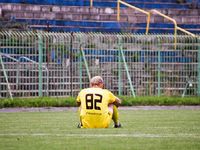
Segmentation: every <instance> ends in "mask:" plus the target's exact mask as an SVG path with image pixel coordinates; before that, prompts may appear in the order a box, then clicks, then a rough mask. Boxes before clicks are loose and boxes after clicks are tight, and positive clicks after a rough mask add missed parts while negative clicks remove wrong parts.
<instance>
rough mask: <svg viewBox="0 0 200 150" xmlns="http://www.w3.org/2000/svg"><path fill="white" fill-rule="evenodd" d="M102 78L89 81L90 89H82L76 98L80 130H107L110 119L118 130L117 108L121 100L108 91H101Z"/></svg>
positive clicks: (98, 77) (96, 77)
mask: <svg viewBox="0 0 200 150" xmlns="http://www.w3.org/2000/svg"><path fill="white" fill-rule="evenodd" d="M103 86H104V82H103V79H102V77H100V76H95V77H93V78H92V79H91V80H90V88H86V89H83V90H81V91H80V92H79V94H78V97H77V100H76V101H77V104H78V106H80V124H79V125H78V127H80V128H108V127H109V125H110V122H111V119H113V121H114V127H115V128H119V127H121V124H120V122H119V113H118V108H117V107H118V106H119V105H120V104H121V100H120V99H119V98H117V97H116V96H114V95H113V93H111V92H110V91H109V90H106V89H103Z"/></svg>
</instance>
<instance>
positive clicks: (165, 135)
mask: <svg viewBox="0 0 200 150" xmlns="http://www.w3.org/2000/svg"><path fill="white" fill-rule="evenodd" d="M0 136H2V137H3V136H57V137H79V138H83V137H84V138H85V137H86V138H94V137H95V138H103V137H135V138H200V134H145V133H140V134H67V133H66V134H65V133H63V134H50V133H8V134H3V133H0Z"/></svg>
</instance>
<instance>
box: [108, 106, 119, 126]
mask: <svg viewBox="0 0 200 150" xmlns="http://www.w3.org/2000/svg"><path fill="white" fill-rule="evenodd" d="M108 108H109V111H110V112H111V113H112V120H113V122H114V127H115V128H120V127H121V124H120V122H119V111H118V108H117V106H115V105H113V104H110V105H109V106H108Z"/></svg>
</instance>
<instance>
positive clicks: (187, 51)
mask: <svg viewBox="0 0 200 150" xmlns="http://www.w3.org/2000/svg"><path fill="white" fill-rule="evenodd" d="M38 35H40V38H39V36H38ZM0 41H1V42H0V53H3V54H7V55H8V56H11V57H12V58H15V59H16V60H19V58H20V57H26V58H29V59H31V60H33V61H34V62H36V64H34V63H30V62H28V63H27V62H26V61H27V60H24V59H20V60H21V62H22V63H21V64H20V68H19V69H17V63H15V61H14V60H11V59H8V58H2V62H3V65H4V68H3V69H2V65H0V67H1V69H0V95H1V96H0V97H6V96H8V95H7V93H8V92H7V83H6V81H5V77H4V76H2V75H3V70H6V74H7V79H8V80H7V81H8V84H9V85H10V90H11V92H12V95H13V96H15V97H16V96H18V97H29V96H41V95H40V94H39V93H42V95H43V96H45V95H46V88H47V87H46V81H47V76H46V75H45V74H42V75H40V74H39V66H40V67H41V66H46V68H47V69H46V70H48V72H49V74H48V82H49V83H48V96H76V95H77V93H78V92H79V91H80V89H82V88H86V87H88V86H89V79H90V78H91V77H92V76H95V75H101V76H102V77H103V79H104V81H105V88H107V89H109V90H111V91H112V92H113V93H115V94H118V95H132V96H145V95H146V96H147V95H148V96H149V95H158V96H162V95H167V96H187V95H192V96H197V95H198V96H200V78H199V75H200V43H199V42H200V41H199V39H198V38H197V37H192V36H190V35H177V48H176V50H175V49H174V35H145V34H143V35H137V34H128V33H126V34H103V33H88V34H87V33H73V34H71V33H57V32H39V33H38V32H30V31H29V32H25V31H24V32H22V31H20V32H17V31H10V32H8V31H0ZM39 49H40V50H39ZM39 51H40V52H39ZM23 61H25V62H23ZM2 62H1V64H2ZM43 69H45V68H43ZM18 70H19V71H20V80H19V81H18V82H19V84H17V82H16V81H17V78H16V77H17V71H18ZM42 73H46V71H45V72H43V71H42ZM39 81H40V82H41V83H40V84H41V86H40V87H39V86H38V83H39ZM188 81H192V86H188V85H189V84H188ZM17 85H20V86H17ZM5 86H6V90H5ZM186 87H187V88H186Z"/></svg>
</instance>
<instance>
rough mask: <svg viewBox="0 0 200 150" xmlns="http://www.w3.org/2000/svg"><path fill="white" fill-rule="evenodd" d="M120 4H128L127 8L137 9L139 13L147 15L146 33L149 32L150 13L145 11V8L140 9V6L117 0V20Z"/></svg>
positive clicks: (118, 18) (118, 19)
mask: <svg viewBox="0 0 200 150" xmlns="http://www.w3.org/2000/svg"><path fill="white" fill-rule="evenodd" d="M120 4H123V5H125V6H128V7H129V8H132V9H134V10H137V11H139V12H141V13H143V14H145V15H147V21H146V22H147V25H146V34H148V32H149V24H150V13H149V12H147V11H145V10H143V9H140V8H138V7H135V6H133V5H130V4H128V3H126V2H124V1H121V0H117V21H120Z"/></svg>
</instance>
